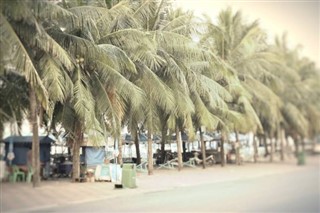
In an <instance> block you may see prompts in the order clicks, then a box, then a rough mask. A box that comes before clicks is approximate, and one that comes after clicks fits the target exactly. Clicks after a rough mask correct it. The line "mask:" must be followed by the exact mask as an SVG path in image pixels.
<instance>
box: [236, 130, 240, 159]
mask: <svg viewBox="0 0 320 213" xmlns="http://www.w3.org/2000/svg"><path fill="white" fill-rule="evenodd" d="M235 133H236V145H235V147H236V164H237V165H240V164H241V160H240V142H239V133H238V132H237V131H235Z"/></svg>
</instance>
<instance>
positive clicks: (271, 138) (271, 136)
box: [269, 134, 274, 163]
mask: <svg viewBox="0 0 320 213" xmlns="http://www.w3.org/2000/svg"><path fill="white" fill-rule="evenodd" d="M269 139H270V162H271V163H272V162H273V155H274V137H273V134H270V135H269Z"/></svg>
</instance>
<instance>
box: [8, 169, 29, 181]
mask: <svg viewBox="0 0 320 213" xmlns="http://www.w3.org/2000/svg"><path fill="white" fill-rule="evenodd" d="M9 179H10V182H13V183H15V182H17V181H19V179H20V180H21V181H24V180H25V174H24V172H22V171H20V169H19V167H18V166H16V165H13V166H12V174H11V175H10V177H9Z"/></svg>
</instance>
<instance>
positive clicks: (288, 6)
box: [175, 0, 320, 67]
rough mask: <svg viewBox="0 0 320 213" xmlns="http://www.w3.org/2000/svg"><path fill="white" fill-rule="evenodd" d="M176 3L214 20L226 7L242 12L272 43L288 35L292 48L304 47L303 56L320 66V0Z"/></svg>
mask: <svg viewBox="0 0 320 213" xmlns="http://www.w3.org/2000/svg"><path fill="white" fill-rule="evenodd" d="M175 4H176V5H178V6H180V7H182V8H185V9H189V10H194V11H195V13H196V14H199V15H201V14H202V13H206V14H208V15H210V16H211V17H212V18H213V19H214V18H215V17H216V16H217V14H218V13H219V11H221V9H224V8H226V7H227V6H231V7H232V8H233V9H234V10H241V11H242V13H243V15H244V17H247V19H248V21H251V20H256V19H258V20H259V22H260V25H261V27H262V28H263V29H265V30H266V31H267V32H268V34H269V37H271V38H272V39H271V40H273V38H274V36H275V35H282V33H283V32H287V33H288V42H289V45H290V46H291V47H295V46H296V45H298V44H301V45H302V46H303V49H302V55H303V56H307V57H308V58H310V59H311V60H312V61H315V62H316V63H317V66H318V67H320V59H319V58H320V54H319V52H320V41H319V40H320V15H319V13H320V0H300V1H298V0H291V1H289V0H278V1H275V0H255V1H254V0H251V1H250V0H246V1H245V0H237V1H230V0H225V1H221V0H175Z"/></svg>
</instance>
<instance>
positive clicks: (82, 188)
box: [0, 156, 320, 213]
mask: <svg viewBox="0 0 320 213" xmlns="http://www.w3.org/2000/svg"><path fill="white" fill-rule="evenodd" d="M319 162H320V158H319V156H312V157H308V158H307V165H305V166H297V165H296V160H295V159H291V160H288V161H286V162H274V163H266V162H265V163H258V164H254V163H245V164H244V165H241V166H237V165H227V166H226V167H224V168H221V166H220V165H215V166H213V167H208V168H207V169H205V170H204V169H202V168H201V167H197V168H184V169H183V170H182V171H180V172H178V171H177V170H163V169H161V170H154V175H152V176H148V175H147V174H143V173H137V186H138V187H137V188H135V189H115V188H114V183H110V182H94V183H71V182H70V180H69V179H57V180H49V181H42V182H41V186H40V187H38V188H33V187H32V184H30V183H29V184H27V183H15V184H12V183H1V189H0V190H1V191H0V200H1V206H0V212H1V213H4V212H28V211H34V210H41V209H44V208H50V207H55V206H59V205H65V204H72V203H73V204H77V203H84V202H89V201H95V200H102V199H106V198H114V197H120V196H130V195H132V196H134V195H138V194H142V193H146V192H152V191H166V190H170V189H174V188H177V187H184V186H191V185H202V184H206V183H214V182H220V181H232V180H239V179H250V178H254V177H260V176H268V175H272V174H281V173H288V172H290V171H296V170H300V171H301V172H303V171H304V170H306V169H310V167H312V168H314V169H318V170H319V168H320V167H319V165H320V163H319Z"/></svg>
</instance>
